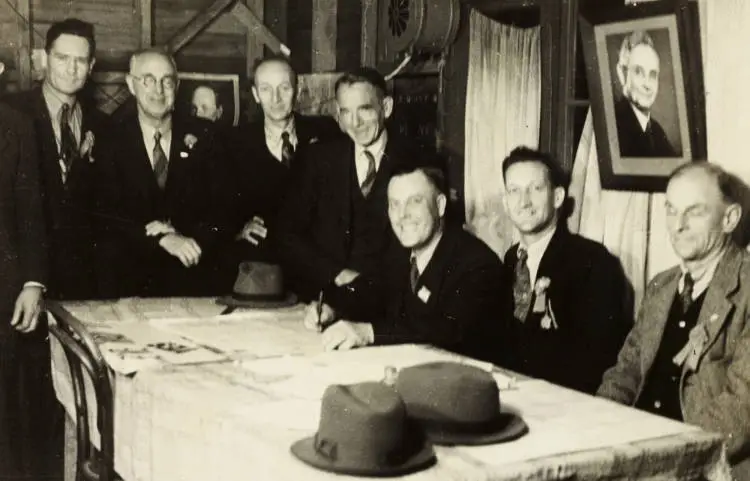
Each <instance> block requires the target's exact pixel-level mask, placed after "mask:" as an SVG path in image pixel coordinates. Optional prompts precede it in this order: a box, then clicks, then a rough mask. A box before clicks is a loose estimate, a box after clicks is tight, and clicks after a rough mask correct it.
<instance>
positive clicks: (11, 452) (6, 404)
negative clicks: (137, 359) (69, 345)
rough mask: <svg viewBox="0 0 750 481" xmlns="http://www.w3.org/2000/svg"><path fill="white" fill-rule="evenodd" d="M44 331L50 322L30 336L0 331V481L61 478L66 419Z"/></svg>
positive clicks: (6, 319)
mask: <svg viewBox="0 0 750 481" xmlns="http://www.w3.org/2000/svg"><path fill="white" fill-rule="evenodd" d="M10 318H11V316H10V315H9V314H5V315H2V316H0V322H3V323H8V322H9V321H10ZM46 331H47V329H46V322H40V327H39V328H38V329H37V331H36V332H34V333H31V334H23V335H22V334H18V333H16V332H11V331H8V330H7V328H6V327H5V326H3V330H2V331H0V481H6V480H7V481H11V480H29V481H31V480H38V481H47V480H60V479H62V472H63V456H64V454H63V451H64V450H63V439H64V422H65V416H64V411H63V409H62V407H61V406H60V404H59V403H58V402H57V399H56V397H55V393H54V388H53V386H52V377H51V369H50V353H49V343H48V342H47V341H46Z"/></svg>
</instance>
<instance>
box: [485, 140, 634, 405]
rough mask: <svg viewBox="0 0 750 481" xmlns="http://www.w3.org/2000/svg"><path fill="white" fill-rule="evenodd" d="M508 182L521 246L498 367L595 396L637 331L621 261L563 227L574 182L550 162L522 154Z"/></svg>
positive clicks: (510, 272)
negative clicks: (629, 332) (632, 332)
mask: <svg viewBox="0 0 750 481" xmlns="http://www.w3.org/2000/svg"><path fill="white" fill-rule="evenodd" d="M503 177H504V179H505V198H504V200H505V206H506V209H507V211H508V216H509V217H510V220H511V221H512V222H513V224H514V225H515V226H516V228H517V229H518V231H519V232H520V234H521V236H520V237H521V241H520V243H518V244H515V245H514V246H512V247H511V248H510V249H509V250H508V252H507V253H506V254H505V263H504V266H505V269H506V271H507V276H508V278H509V279H512V289H513V306H514V314H513V316H512V317H511V322H510V326H509V332H510V335H509V336H508V337H507V339H506V340H507V341H509V344H508V345H507V346H506V348H505V349H501V351H502V352H501V353H500V355H501V357H500V358H499V359H498V360H499V361H500V362H501V364H503V365H507V367H509V368H511V369H515V370H517V371H519V372H521V373H523V374H526V375H529V376H533V377H537V378H542V379H546V380H548V381H550V382H553V383H555V384H560V385H562V386H566V387H570V388H573V389H577V390H579V391H583V392H586V393H592V394H593V393H594V392H595V391H596V388H597V387H598V386H599V383H600V382H601V379H602V374H603V373H604V371H605V370H606V369H608V368H609V367H611V366H613V365H614V363H615V361H616V357H617V352H618V351H619V349H620V347H621V346H622V343H623V340H624V338H625V334H626V333H627V329H628V328H629V327H630V325H631V324H632V321H630V316H629V311H630V309H629V308H628V305H629V303H630V299H629V297H630V296H628V292H629V284H628V282H627V280H626V279H625V275H624V273H623V271H622V267H621V265H620V261H619V260H618V259H617V258H616V257H614V256H613V255H612V254H610V253H609V252H608V251H607V249H606V248H605V247H604V246H603V245H601V244H599V243H597V242H594V241H591V240H589V239H586V238H583V237H581V236H578V235H575V234H572V233H570V232H569V231H568V230H567V229H566V227H565V225H564V223H563V222H560V220H561V217H562V215H561V213H560V211H561V208H562V207H563V204H564V201H565V197H566V190H565V189H566V182H565V180H564V174H563V172H562V171H561V169H560V167H559V166H558V165H557V163H555V161H554V160H553V159H552V158H551V157H550V156H549V155H547V154H544V153H541V152H537V151H534V150H531V149H527V148H524V147H519V148H517V149H515V150H513V152H511V153H510V155H509V156H508V157H507V158H505V160H504V161H503ZM503 355H504V356H505V357H506V358H505V359H502V357H503Z"/></svg>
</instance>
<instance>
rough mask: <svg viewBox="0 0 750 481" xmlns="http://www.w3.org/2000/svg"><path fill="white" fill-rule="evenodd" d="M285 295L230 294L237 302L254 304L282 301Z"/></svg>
mask: <svg viewBox="0 0 750 481" xmlns="http://www.w3.org/2000/svg"><path fill="white" fill-rule="evenodd" d="M286 296H287V295H286V294H285V293H283V292H282V293H280V294H240V293H239V292H234V293H232V298H234V299H236V300H238V301H256V302H264V301H265V302H268V301H283V300H284V299H286Z"/></svg>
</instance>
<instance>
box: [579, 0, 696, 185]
mask: <svg viewBox="0 0 750 481" xmlns="http://www.w3.org/2000/svg"><path fill="white" fill-rule="evenodd" d="M580 26H581V37H582V44H583V50H584V57H585V61H586V72H587V79H588V83H589V92H590V96H591V108H592V112H593V119H594V131H595V134H596V144H597V154H598V157H599V171H600V175H601V182H602V187H604V188H608V189H622V190H637V191H650V192H653V191H663V190H664V188H665V187H666V179H667V176H668V175H669V173H670V172H671V171H672V170H674V169H675V168H676V167H678V166H679V165H681V164H683V163H685V162H692V161H699V160H705V159H706V139H705V108H704V105H705V98H704V91H703V74H702V64H701V51H700V33H699V30H698V28H699V27H698V11H697V6H696V5H695V2H688V1H687V0H673V1H660V2H647V3H643V4H637V5H629V6H624V7H621V8H617V9H612V10H606V11H605V10H602V9H597V11H596V12H594V11H592V12H590V13H586V12H584V13H583V15H582V18H581V22H580Z"/></svg>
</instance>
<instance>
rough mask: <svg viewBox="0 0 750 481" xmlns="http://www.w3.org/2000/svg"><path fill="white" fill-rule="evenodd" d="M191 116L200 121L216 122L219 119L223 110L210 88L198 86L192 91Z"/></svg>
mask: <svg viewBox="0 0 750 481" xmlns="http://www.w3.org/2000/svg"><path fill="white" fill-rule="evenodd" d="M191 103H192V110H193V115H195V116H196V117H198V118H201V119H207V120H210V121H211V122H216V121H217V120H219V118H221V114H222V113H223V108H222V106H221V105H220V103H219V96H218V95H217V93H216V92H215V91H214V89H212V88H211V87H209V86H207V85H200V86H198V87H196V88H195V90H194V91H193V99H192V102H191Z"/></svg>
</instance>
